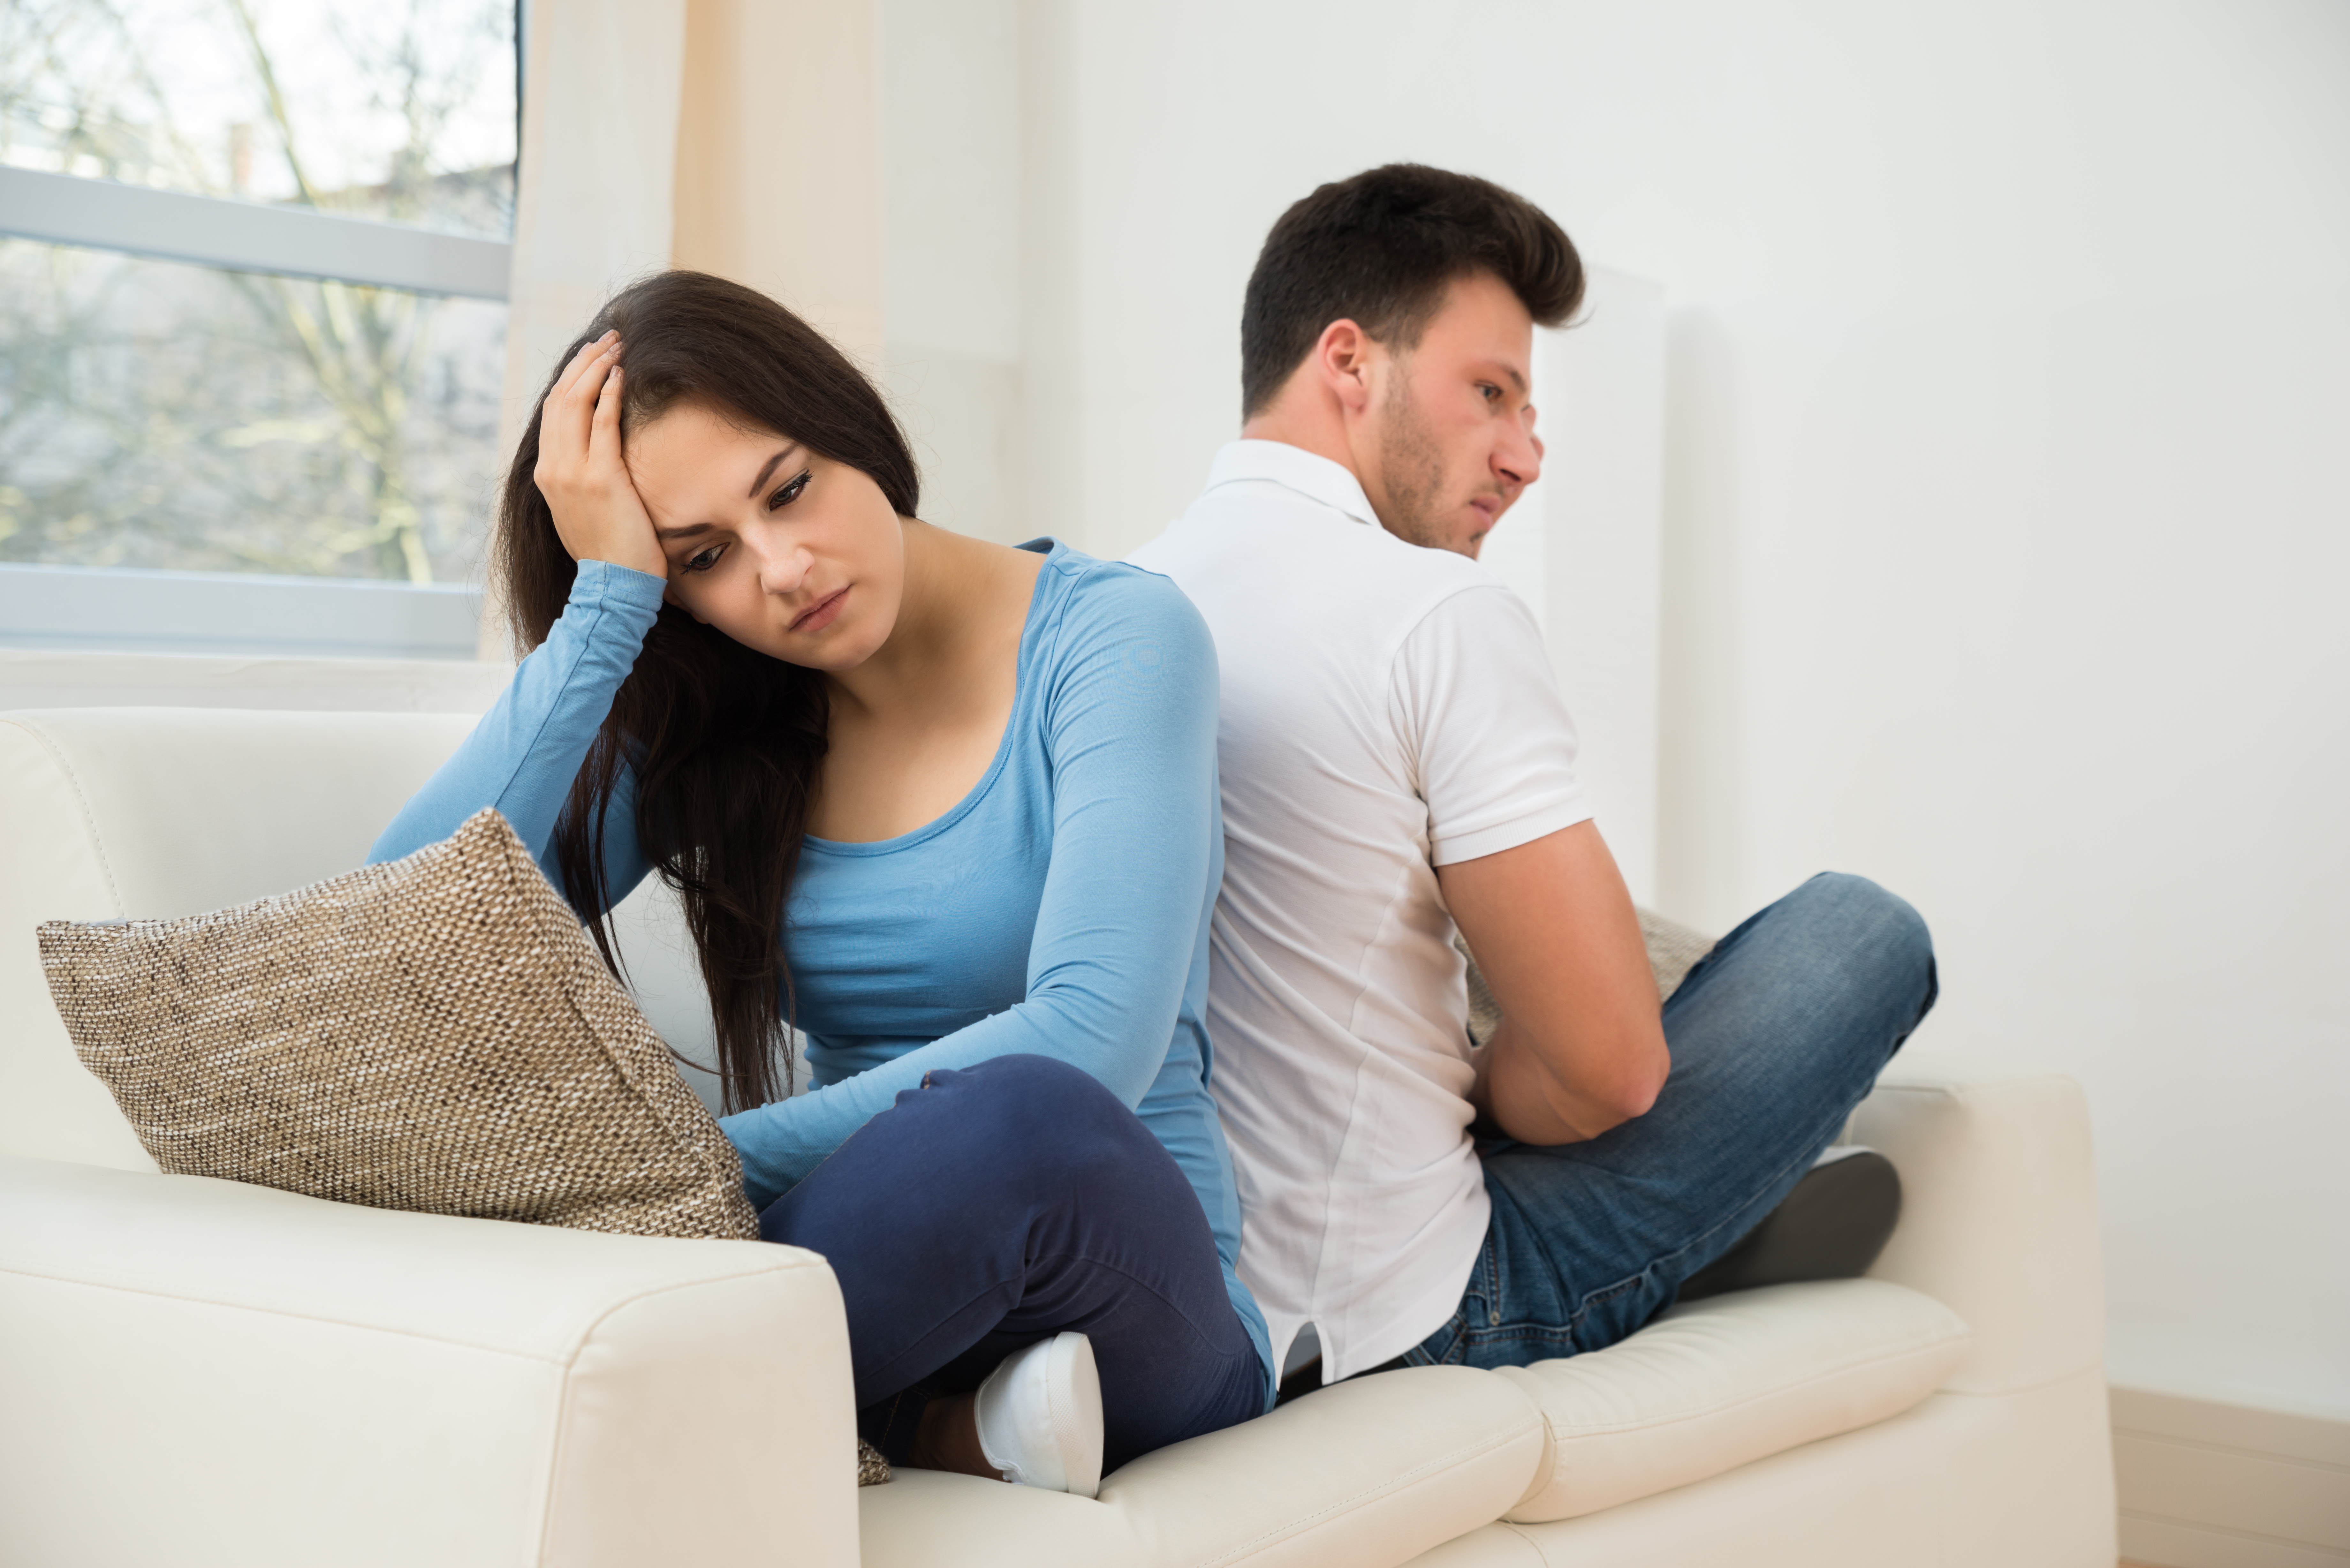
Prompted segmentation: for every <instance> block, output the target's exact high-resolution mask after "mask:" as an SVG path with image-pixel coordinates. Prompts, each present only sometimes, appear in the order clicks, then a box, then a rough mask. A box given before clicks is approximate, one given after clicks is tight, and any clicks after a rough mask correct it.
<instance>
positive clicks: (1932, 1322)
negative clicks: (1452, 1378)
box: [1500, 1280, 1968, 1523]
mask: <svg viewBox="0 0 2350 1568" xmlns="http://www.w3.org/2000/svg"><path fill="white" fill-rule="evenodd" d="M1967 1337H1968V1336H1967V1325H1966V1324H1964V1323H1962V1322H1960V1319H1959V1317H1958V1315H1957V1314H1955V1313H1953V1312H1951V1311H1950V1309H1949V1308H1948V1307H1946V1306H1943V1305H1942V1304H1941V1303H1939V1302H1937V1301H1935V1300H1933V1299H1932V1298H1931V1297H1929V1296H1924V1295H1920V1294H1919V1293H1917V1292H1916V1291H1912V1290H1908V1289H1905V1288H1904V1287H1902V1286H1900V1285H1895V1284H1888V1283H1887V1282H1884V1281H1882V1280H1824V1281H1819V1282H1814V1283H1809V1284H1799V1285H1772V1286H1768V1287H1766V1288H1764V1289H1762V1290H1752V1291H1736V1292H1732V1293H1730V1294H1728V1295H1721V1296H1713V1297H1710V1298H1708V1299H1707V1300H1704V1301H1701V1302H1696V1303H1691V1304H1690V1305H1688V1306H1682V1307H1676V1308H1674V1309H1672V1310H1671V1311H1669V1312H1668V1313H1666V1314H1664V1315H1663V1316H1662V1317H1660V1318H1659V1319H1658V1320H1657V1321H1656V1322H1655V1323H1653V1324H1649V1325H1648V1327H1647V1328H1644V1329H1642V1330H1641V1331H1640V1332H1639V1333H1638V1334H1634V1335H1633V1336H1632V1337H1631V1338H1629V1339H1627V1340H1626V1341H1624V1342H1623V1343H1622V1344H1620V1345H1611V1346H1609V1347H1608V1348H1607V1349H1606V1350H1601V1351H1594V1352H1592V1353H1591V1354H1589V1355H1576V1356H1570V1357H1567V1358H1565V1359H1563V1360H1557V1361H1542V1362H1536V1363H1535V1364H1534V1366H1526V1367H1511V1368H1507V1369H1505V1370H1504V1371H1503V1372H1502V1373H1501V1374H1500V1376H1503V1377H1505V1378H1507V1379H1509V1380H1510V1381H1512V1382H1513V1383H1515V1384H1516V1385H1517V1386H1519V1387H1520V1388H1522V1389H1523V1390H1524V1391H1525V1393H1526V1394H1527V1395H1528V1396H1529V1397H1531V1398H1532V1399H1533V1400H1534V1403H1535V1404H1536V1405H1538V1406H1539V1407H1541V1409H1542V1412H1543V1416H1544V1420H1545V1422H1546V1423H1547V1425H1548V1428H1549V1435H1550V1444H1549V1451H1548V1452H1547V1453H1546V1454H1545V1456H1544V1465H1543V1466H1542V1469H1541V1471H1540V1472H1539V1473H1538V1474H1537V1476H1536V1478H1535V1480H1534V1485H1533V1486H1532V1487H1530V1488H1529V1489H1528V1490H1527V1492H1526V1495H1525V1496H1524V1497H1523V1498H1521V1499H1520V1500H1519V1501H1518V1503H1517V1506H1516V1507H1514V1508H1513V1509H1512V1510H1511V1511H1509V1513H1508V1515H1507V1516H1506V1517H1508V1518H1509V1519H1511V1520H1513V1521H1518V1522H1521V1523H1533V1522H1538V1521H1544V1520H1554V1519H1573V1518H1575V1517H1577V1516H1579V1515H1582V1514H1586V1513H1596V1512H1597V1511H1600V1510H1601V1509H1606V1508H1613V1507H1615V1506H1616V1505H1617V1503H1621V1502H1628V1501H1632V1500H1633V1499H1634V1498H1640V1497H1647V1496H1648V1495H1649V1494H1651V1493H1653V1492H1659V1491H1664V1490H1667V1489H1669V1488H1671V1487H1677V1486H1686V1485H1688V1484H1690V1482H1692V1481H1700V1480H1705V1479H1706V1478H1707V1477H1709V1476H1714V1475H1719V1474H1721V1472H1723V1471H1724V1470H1729V1469H1735V1468H1737V1467H1738V1466H1740V1465H1743V1464H1747V1463H1749V1462H1751V1461H1752V1460H1755V1459H1763V1458H1764V1457H1765V1456H1767V1455H1771V1454H1775V1453H1778V1452H1780V1451H1781V1450H1783V1449H1792V1448H1794V1447H1795V1446H1797V1445H1798V1444H1802V1443H1809V1442H1814V1441H1816V1440H1817V1439H1819V1438H1827V1437H1833V1436H1835V1434H1837V1433H1839V1432H1849V1431H1852V1430H1854V1429H1855V1428H1860V1427H1866V1426H1868V1425H1870V1424H1872V1423H1874V1422H1877V1421H1882V1420H1884V1419H1885V1418H1886V1417H1888V1416H1895V1415H1898V1414H1899V1413H1900V1412H1902V1411H1904V1410H1907V1409H1908V1408H1909V1407H1911V1406H1913V1405H1915V1404H1917V1403H1918V1401H1920V1400H1922V1399H1924V1398H1925V1397H1927V1396H1928V1395H1929V1394H1931V1393H1932V1392H1933V1391H1934V1390H1935V1389H1936V1388H1937V1387H1939V1386H1940V1385H1941V1382H1942V1379H1943V1378H1944V1377H1946V1376H1949V1374H1950V1369H1951V1368H1952V1367H1954V1366H1957V1365H1958V1363H1959V1358H1960V1356H1961V1355H1963V1354H1964V1353H1965V1351H1966V1346H1967Z"/></svg>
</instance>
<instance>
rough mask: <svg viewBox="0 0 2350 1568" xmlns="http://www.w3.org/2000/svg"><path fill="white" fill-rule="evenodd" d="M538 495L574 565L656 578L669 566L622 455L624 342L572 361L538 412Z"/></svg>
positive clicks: (607, 342) (603, 340)
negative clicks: (595, 564) (597, 564)
mask: <svg viewBox="0 0 2350 1568" xmlns="http://www.w3.org/2000/svg"><path fill="white" fill-rule="evenodd" d="M531 477H532V478H533V479H534V480H536V481H537V483H538V493H540V494H541V495H544V496H546V506H547V510H548V511H550V512H552V513H553V514H555V532H556V536H557V537H559V538H560V539H561V540H562V541H563V547H564V548H565V549H567V550H568V551H570V552H571V558H572V559H573V560H576V561H609V562H611V563H612V565H614V566H628V567H630V568H632V569H634V570H636V571H639V572H644V573H647V574H649V575H650V576H656V577H667V576H669V561H668V558H667V557H666V556H663V555H662V553H661V547H660V539H659V538H658V537H657V536H656V535H654V533H653V520H652V518H651V517H650V516H649V515H648V514H646V512H645V504H644V501H643V499H642V498H641V497H639V495H638V494H637V487H636V483H635V482H634V481H632V480H630V479H629V465H628V463H627V462H624V461H623V460H622V458H621V455H620V337H619V333H617V332H607V333H605V334H604V336H603V337H598V339H596V341H594V342H593V343H590V344H587V346H586V347H584V348H581V349H580V350H579V352H578V353H577V354H575V355H573V356H572V357H571V363H570V364H568V365H567V366H565V367H564V368H563V374H562V375H561V376H559V377H557V378H556V382H555V389H554V390H552V391H550V392H548V393H547V394H546V402H545V403H543V404H541V405H540V406H539V410H538V466H537V467H536V468H535V469H533V470H532V471H531Z"/></svg>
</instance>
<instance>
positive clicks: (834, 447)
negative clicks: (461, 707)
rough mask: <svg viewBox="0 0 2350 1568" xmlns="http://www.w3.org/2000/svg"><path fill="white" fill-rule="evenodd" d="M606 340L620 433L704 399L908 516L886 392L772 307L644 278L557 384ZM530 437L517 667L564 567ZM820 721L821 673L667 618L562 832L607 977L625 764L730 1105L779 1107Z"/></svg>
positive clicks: (503, 517) (552, 610)
mask: <svg viewBox="0 0 2350 1568" xmlns="http://www.w3.org/2000/svg"><path fill="white" fill-rule="evenodd" d="M608 329H617V330H618V331H619V335H620V341H621V343H622V344H623V346H624V347H623V348H622V350H621V360H622V363H623V364H624V365H625V366H626V367H627V369H628V379H627V387H626V392H625V400H624V402H623V404H622V407H621V426H622V429H623V430H624V431H628V430H634V429H638V428H640V427H641V426H642V425H643V424H644V423H645V422H646V421H650V420H653V419H656V418H658V417H660V415H661V414H663V413H666V412H668V411H669V410H671V409H673V408H675V407H677V406H678V405H680V404H681V403H692V404H698V405H701V406H703V407H706V408H708V409H710V410H712V412H715V413H717V414H719V415H721V416H723V417H724V418H726V419H728V420H730V421H735V422H737V423H740V424H743V425H745V426H749V427H753V428H756V429H759V430H764V431H774V432H775V433H776V434H779V435H787V436H789V437H790V439H792V440H794V441H798V442H800V443H801V444H802V445H803V446H805V447H806V448H807V449H808V450H809V451H811V452H816V453H817V454H818V455H819V456H822V457H826V458H829V459H831V460H832V461H834V462H841V463H846V464H847V465H848V466H849V467H851V468H855V469H858V470H859V471H860V472H864V473H865V474H867V475H868V476H869V477H870V478H871V479H872V480H873V482H874V483H876V484H878V485H879V486H880V487H881V493H882V494H883V495H884V496H885V497H886V498H887V499H888V500H889V504H890V506H891V507H892V508H893V509H894V510H895V511H896V512H897V514H898V515H899V516H900V517H911V516H913V515H914V508H915V504H916V501H917V499H918V495H919V481H918V479H917V477H916V474H915V470H914V455H913V453H912V452H911V451H910V450H909V449H908V447H907V445H906V438H905V435H904V433H903V432H902V431H899V428H898V421H896V420H895V419H894V418H892V417H891V416H890V413H889V408H888V406H887V405H886V404H884V403H883V402H882V400H881V396H880V394H879V392H877V391H875V390H874V389H873V384H872V383H871V382H869V381H868V380H867V379H865V377H864V376H863V374H861V373H860V372H859V371H858V369H857V367H856V366H854V365H852V364H850V363H849V361H848V359H847V357H846V356H844V355H843V354H842V353H841V352H840V350H839V349H837V348H834V347H833V346H832V345H831V344H830V343H828V342H827V341H826V340H825V338H824V337H823V335H822V334H820V333H818V332H817V331H816V329H815V328H814V327H810V326H809V325H808V324H807V323H806V322H805V321H802V320H801V319H800V318H799V317H796V316H794V315H793V314H792V313H791V312H790V311H788V310H785V308H784V307H783V306H780V305H777V304H776V303H775V301H774V300H772V299H769V298H768V297H767V296H764V295H763V294H759V293H756V292H754V291H753V290H751V289H747V288H744V287H743V286H741V285H740V284H733V283H729V282H727V281H726V280H725V279H723V278H719V277H712V276H710V275H708V274H706V273H698V272H665V273H660V274H658V275H654V276H652V277H649V278H646V279H644V280H643V281H641V282H639V283H636V284H632V285H630V286H629V287H628V288H626V289H624V290H622V291H621V292H620V293H619V295H617V296H614V297H613V298H612V300H611V301H610V302H609V303H608V304H607V305H606V306H604V308H603V309H602V310H600V311H598V312H597V314H596V319H595V320H593V321H591V322H589V323H588V324H587V330H585V331H584V332H582V333H580V335H579V337H577V340H575V341H574V342H573V344H572V345H571V347H570V348H567V349H565V350H564V352H563V355H562V358H561V359H560V360H559V361H558V364H557V369H556V376H559V375H560V374H561V373H562V372H561V366H563V365H567V364H569V363H570V361H571V358H572V356H573V355H574V354H576V353H577V351H578V349H579V348H580V346H581V345H582V344H585V343H588V342H590V341H593V340H594V339H596V338H598V337H602V336H603V335H604V333H605V332H606V331H607V330H608ZM555 379H556V378H555V377H553V376H551V377H549V378H548V379H547V388H546V390H543V391H541V392H540V394H539V402H540V404H541V405H544V404H545V402H546V391H547V390H552V389H553V388H554V385H555ZM538 423H539V411H538V410H536V409H534V410H532V412H531V416H530V425H529V427H528V428H527V429H526V430H525V431H523V436H522V444H521V445H520V446H518V447H517V448H515V457H514V466H513V467H512V468H511V469H510V470H508V471H507V473H506V480H505V490H504V498H503V502H502V504H501V506H500V508H499V514H498V530H497V537H496V541H495V545H494V548H493V549H492V551H491V572H492V576H493V578H494V587H496V588H497V589H498V590H499V591H500V593H501V594H502V596H503V597H504V604H505V610H506V616H507V618H508V620H509V622H510V624H511V626H512V628H513V631H514V637H515V645H516V651H517V652H523V653H526V652H528V651H529V650H530V649H535V648H536V647H537V646H538V645H539V644H540V643H542V642H544V641H546V634H547V631H548V628H551V627H553V626H554V624H555V621H556V618H557V617H558V616H560V615H561V614H562V613H563V606H564V602H565V601H566V600H567V598H569V597H570V595H571V583H572V578H573V576H574V575H575V574H576V573H577V570H578V566H577V562H575V561H574V560H573V559H572V558H571V555H570V553H569V552H568V551H567V550H566V549H564V547H563V541H562V540H561V539H560V538H558V537H557V536H556V532H555V519H554V516H553V514H551V513H550V512H549V511H548V510H547V505H546V497H545V496H543V495H541V494H540V493H539V489H538V485H537V483H536V481H535V480H534V479H533V478H532V472H533V471H534V470H535V469H536V468H537V466H538ZM827 712H828V705H827V699H826V695H825V684H824V678H823V677H822V676H821V675H820V674H818V673H817V672H816V671H815V670H805V669H802V668H800V667H799V666H797V665H793V664H786V663H785V662H784V661H783V660H781V659H771V658H769V657H768V656H767V655H765V654H764V653H760V652H758V651H756V650H755V649H749V648H745V647H744V646H743V644H741V643H739V642H736V641H735V640H734V639H732V638H730V637H728V636H727V635H726V634H725V633H723V632H722V631H720V630H718V629H717V628H715V627H709V626H704V625H702V623H700V622H699V621H696V620H695V619H694V618H692V617H691V616H690V615H688V614H686V613H685V611H683V610H681V609H679V608H678V607H675V606H674V605H667V604H664V605H663V606H662V607H661V609H660V618H659V619H657V620H656V621H655V622H654V623H653V628H652V630H651V631H650V632H649V633H647V634H646V637H645V645H644V651H643V652H642V653H641V654H639V656H638V658H637V662H636V666H635V668H634V669H633V670H630V671H629V678H628V679H627V680H624V681H622V682H621V683H620V691H619V695H618V696H617V697H616V698H614V699H613V701H612V711H611V715H610V716H609V717H608V718H607V719H606V720H605V721H604V725H603V728H602V729H601V730H600V731H598V733H597V736H596V741H595V743H594V745H593V746H591V747H590V748H589V749H588V753H587V762H586V763H585V764H584V765H583V766H582V767H581V768H580V770H579V776H578V778H577V780H575V781H574V782H573V784H572V786H571V795H570V798H569V800H568V801H567V804H566V805H565V807H564V812H563V817H562V820H561V822H560V823H559V824H558V826H556V832H555V849H556V861H557V863H558V864H559V865H560V867H562V871H563V877H564V880H565V882H566V884H567V886H568V887H569V888H570V893H571V898H572V901H573V903H574V904H575V905H577V908H578V909H580V911H581V912H582V914H583V915H587V916H589V917H591V918H590V919H589V921H588V929H589V931H590V932H591V933H592V934H593V935H594V937H595V939H596V945H597V947H598V950H600V951H601V952H602V953H603V955H604V961H605V962H606V963H608V964H611V965H613V967H614V969H615V970H616V971H617V970H618V967H619V966H618V963H617V961H616V959H615V954H614V939H613V935H612V930H611V925H610V917H609V914H608V908H607V907H608V903H609V899H608V889H607V886H606V882H605V877H604V857H603V847H604V817H605V812H606V809H607V807H608V806H609V805H610V804H611V801H612V797H613V792H614V789H615V786H616V785H617V784H619V777H620V771H621V766H622V763H624V762H625V763H628V764H629V767H630V768H632V769H633V771H634V773H635V775H636V813H635V815H636V828H637V837H638V840H639V843H641V844H642V845H643V846H644V851H645V854H646V856H647V857H649V858H650V860H651V861H652V863H653V865H654V867H656V868H657V869H658V870H659V871H660V876H661V878H662V879H663V880H664V881H666V882H668V883H669V885H670V886H671V887H672V888H676V889H677V891H678V892H679V894H680V895H681V900H682V902H683V903H684V906H685V919H686V925H687V928H688V929H690V930H691V932H692V933H693V943H694V946H695V948H696V949H697V950H699V954H700V957H701V960H702V979H703V980H704V981H705V982H707V984H708V985H709V987H710V1004H711V1012H712V1015H713V1016H714V1018H715V1021H716V1023H717V1033H718V1073H719V1077H720V1079H721V1081H722V1083H723V1086H724V1094H725V1106H726V1108H727V1109H728V1110H741V1109H744V1108H747V1107H749V1106H757V1105H763V1104H764V1103H765V1102H766V1101H768V1100H771V1099H773V1098H775V1092H776V1089H777V1086H778V1085H777V1083H776V1073H775V1058H776V1055H777V1054H778V1053H777V1047H778V1046H779V1045H782V1046H784V1047H785V1052H786V1053H787V1052H788V1038H789V1029H788V1020H789V1002H790V986H791V977H790V975H789V972H788V971H787V970H786V969H785V964H784V954H783V936H784V901H785V895H786V894H787V893H788V892H789V890H790V888H791V880H792V870H793V867H794V866H795V863H796V862H797V860H798V858H799V849H800V841H801V839H802V838H803V837H804V836H806V829H807V808H808V799H809V795H810V793H811V791H812V790H813V789H814V788H815V785H816V769H817V766H818V764H820V763H822V762H823V760H824V753H825V744H826V742H825V726H826V719H827ZM789 1072H790V1065H789V1056H788V1054H785V1074H786V1075H788V1074H789Z"/></svg>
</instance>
